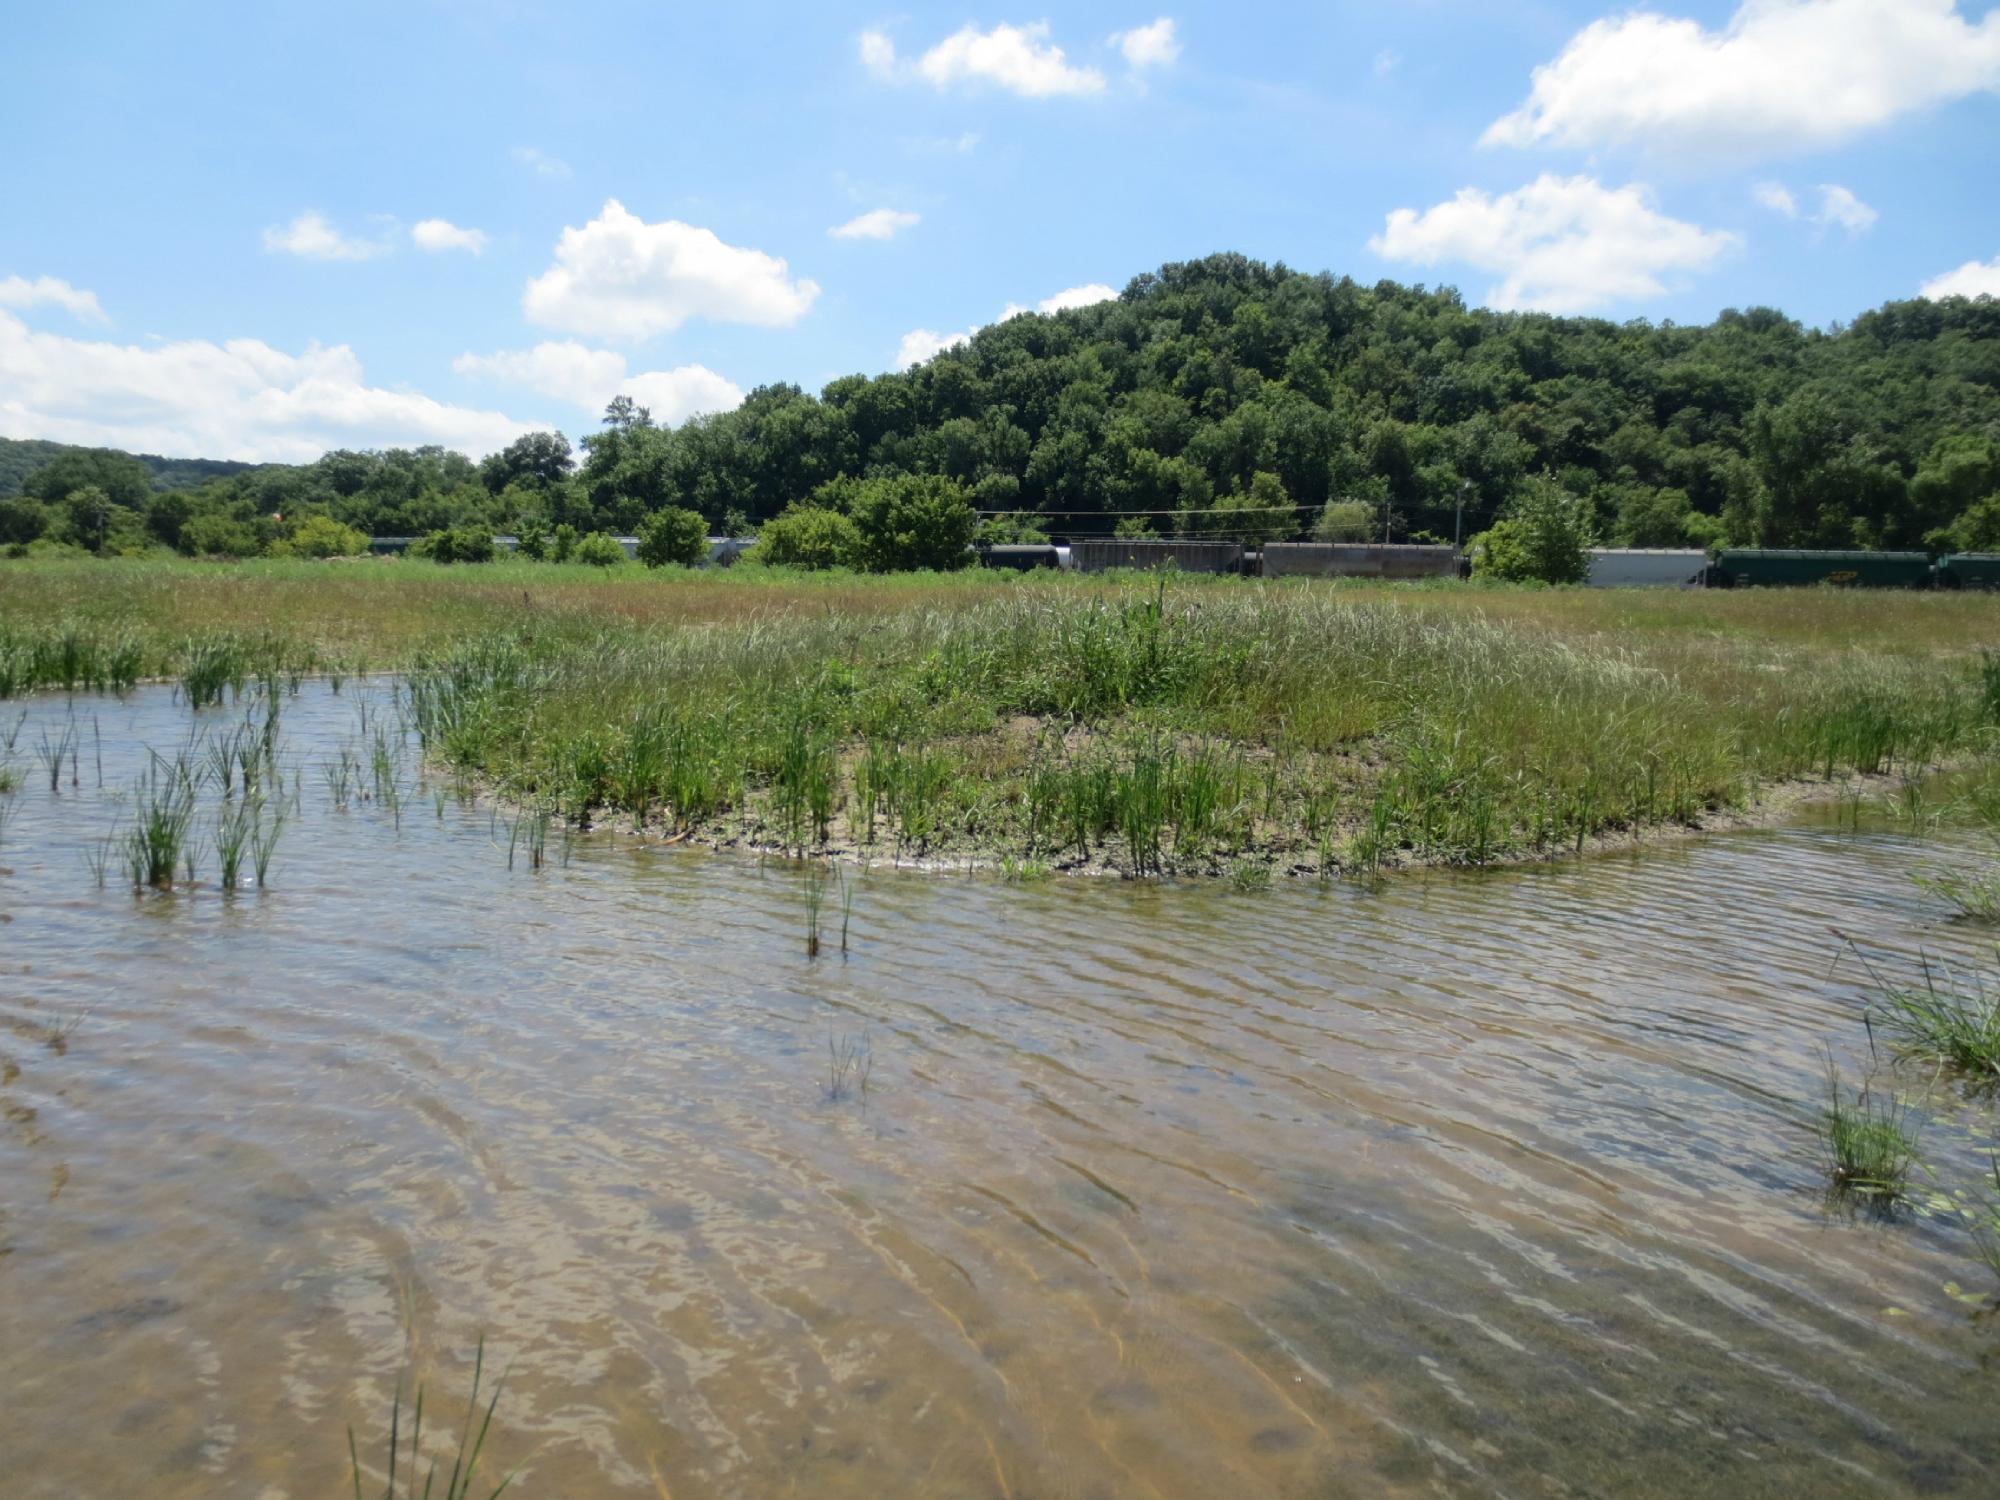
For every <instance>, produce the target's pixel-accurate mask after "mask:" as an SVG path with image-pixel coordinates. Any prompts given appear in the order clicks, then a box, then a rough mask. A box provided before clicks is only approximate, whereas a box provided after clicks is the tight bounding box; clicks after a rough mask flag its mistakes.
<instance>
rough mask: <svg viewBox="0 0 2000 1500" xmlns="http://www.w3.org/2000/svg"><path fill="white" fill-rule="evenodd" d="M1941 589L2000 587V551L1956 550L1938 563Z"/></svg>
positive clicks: (1938, 579) (1938, 577)
mask: <svg viewBox="0 0 2000 1500" xmlns="http://www.w3.org/2000/svg"><path fill="white" fill-rule="evenodd" d="M1937 581H1938V587H1939V588H1941V589H2000V552H1954V553H1952V554H1951V556H1949V557H1944V558H1940V559H1939V560H1938V565H1937Z"/></svg>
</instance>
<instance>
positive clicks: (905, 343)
mask: <svg viewBox="0 0 2000 1500" xmlns="http://www.w3.org/2000/svg"><path fill="white" fill-rule="evenodd" d="M1117 295H1118V290H1117V288H1116V287H1109V286H1106V285H1105V284H1104V283H1103V282H1101V281H1091V282H1086V283H1085V284H1084V285H1082V286H1073V287H1067V288H1065V289H1064V290H1062V291H1060V292H1057V293H1056V294H1055V295H1054V296H1050V297H1044V298H1042V300H1041V301H1039V302H1037V303H1036V304H1035V305H1034V306H1033V307H1032V308H1030V307H1024V306H1022V304H1020V303H1019V302H1009V303H1008V304H1007V305H1006V306H1005V307H1003V308H1002V309H1001V310H1000V316H999V317H997V318H995V319H994V320H993V321H994V322H996V323H1004V322H1006V321H1007V320H1008V319H1009V318H1016V317H1019V316H1020V315H1021V314H1022V313H1024V312H1041V313H1059V312H1063V311H1066V310H1067V309H1069V308H1073V307H1089V306H1090V305H1091V304H1092V303H1096V302H1109V301H1112V300H1113V299H1114V298H1116V297H1117ZM986 326H987V325H986V324H984V323H975V324H973V326H972V327H970V328H968V329H966V330H965V331H964V332H962V333H939V332H937V331H936V330H934V329H930V328H912V329H911V330H910V331H909V332H908V333H906V334H904V335H903V338H902V342H901V343H899V344H898V345H897V346H896V368H897V369H899V370H907V369H909V368H910V366H911V365H920V364H922V363H923V362H924V361H925V360H927V359H930V358H931V357H932V356H934V355H938V354H942V353H944V351H945V350H947V349H954V348H956V347H958V345H960V344H964V343H969V342H970V341H971V339H972V336H973V335H974V334H976V333H977V332H979V330H980V329H982V328H984V327H986Z"/></svg>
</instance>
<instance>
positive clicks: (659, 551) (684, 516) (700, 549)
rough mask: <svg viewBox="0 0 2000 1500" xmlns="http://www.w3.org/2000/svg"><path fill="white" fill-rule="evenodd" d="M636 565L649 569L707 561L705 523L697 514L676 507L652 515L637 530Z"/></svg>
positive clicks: (706, 527) (669, 507)
mask: <svg viewBox="0 0 2000 1500" xmlns="http://www.w3.org/2000/svg"><path fill="white" fill-rule="evenodd" d="M639 561H640V562H642V563H644V564H645V565H646V566H647V567H649V568H659V567H664V566H666V565H667V564H669V563H674V564H678V565H679V566H680V567H683V568H692V567H693V566H694V565H695V564H696V563H702V562H706V561H708V523H707V522H706V521H704V520H703V519H702V518H701V513H700V512H699V511H693V510H682V509H681V508H680V507H679V506H673V505H670V506H668V507H667V508H666V509H665V510H660V511H655V512H654V513H653V514H652V515H650V516H648V517H647V518H646V519H645V521H644V522H643V523H642V524H641V525H640V527H639Z"/></svg>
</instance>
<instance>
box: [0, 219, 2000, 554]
mask: <svg viewBox="0 0 2000 1500" xmlns="http://www.w3.org/2000/svg"><path fill="white" fill-rule="evenodd" d="M21 489H22V493H21V494H20V495H19V496H18V497H15V498H13V499H10V500H0V543H13V544H15V545H16V546H17V547H18V546H19V545H21V544H23V543H34V542H38V541H40V542H42V543H43V544H44V545H49V544H58V543H60V544H67V545H73V546H74V545H80V546H85V547H89V548H92V549H93V550H98V549H111V550H129V549H132V548H137V547H144V546H171V547H175V548H178V549H179V550H181V551H186V552H196V553H212V554H220V555H236V556H241V555H248V554H250V553H254V552H260V551H266V550H270V549H271V548H273V547H277V548H279V549H283V548H286V547H288V546H289V547H296V546H297V545H298V544H297V542H296V537H297V533H298V531H299V530H300V528H301V527H303V526H304V525H306V523H308V522H311V521H314V520H315V518H324V521H325V523H327V524H330V525H338V526H341V527H345V528H349V529H350V530H351V531H353V532H358V533H361V534H372V535H385V534H388V535H404V536H428V535H430V534H432V533H438V532H450V531H466V530H470V531H484V532H486V533H487V534H489V535H490V534H491V533H493V532H496V531H497V532H516V533H536V532H545V533H548V534H550V535H553V534H554V533H556V532H557V531H558V530H559V529H564V528H566V529H567V530H568V532H569V533H570V534H573V535H575V536H577V537H579V538H581V537H587V536H589V535H591V534H593V533H624V534H637V533H639V532H641V531H642V530H643V529H644V527H645V523H646V522H647V521H648V520H649V518H652V517H656V516H658V515H660V514H661V513H663V512H666V511H669V510H673V511H680V512H685V513H688V514H691V515H693V516H698V517H699V518H700V519H701V522H702V524H703V526H704V527H705V528H706V529H707V530H708V531H711V532H718V533H726V534H736V535H741V534H745V533H747V532H749V531H752V530H755V531H758V532H759V533H760V534H762V535H763V536H764V537H765V538H766V539H767V544H766V545H765V547H764V548H763V550H764V551H765V552H766V554H767V555H773V556H777V555H779V554H783V555H784V556H785V557H786V559H787V560H793V561H798V562H800V563H802V564H803V565H814V564H815V563H819V562H832V563H840V564H846V565H854V566H864V567H889V566H903V565H908V564H909V563H910V562H911V561H912V560H917V561H924V560H929V559H931V558H934V557H939V556H945V555H946V554H947V553H948V552H949V551H950V547H949V545H947V546H944V547H940V546H937V545H931V544H932V543H934V542H936V541H937V540H938V539H940V538H942V539H943V540H944V542H945V543H947V544H949V543H951V542H952V540H953V539H954V538H957V537H958V536H959V535H960V534H961V533H963V534H964V535H965V536H966V537H972V536H984V537H986V538H989V539H1005V538H1012V537H1031V536H1036V535H1058V536H1073V537H1080V536H1093V535H1110V534H1122V535H1133V534H1146V533H1157V534H1162V535H1183V536H1187V535H1196V536H1199V535H1213V536H1232V537H1240V538H1242V539H1243V540H1245V541H1248V542H1253V543H1254V542H1261V541H1267V540H1274V539H1283V538H1289V537H1318V538H1321V539H1328V540H1350V539H1362V538H1387V539H1389V540H1395V541H1409V540H1418V541H1426V540H1442V541H1451V540H1453V539H1454V538H1455V537H1456V536H1460V535H1462V536H1464V537H1467V538H1470V537H1472V536H1473V535H1475V534H1479V533H1483V532H1485V531H1487V530H1488V529H1489V528H1490V527H1492V526H1493V525H1494V523H1496V522H1499V521H1505V520H1509V519H1517V518H1524V517H1525V518H1532V517H1534V516H1546V515H1549V514H1553V513H1554V512H1555V511H1556V510H1560V511H1561V512H1562V513H1563V514H1564V516H1565V517H1567V518H1568V521H1567V524H1573V525H1574V526H1576V527H1578V528H1580V529H1581V530H1582V532H1584V533H1585V534H1587V535H1588V536H1589V537H1591V538H1592V539H1594V540H1596V541H1599V542H1602V543H1605V544H1608V545H1620V546H1651V547H1670V546H1708V545H1713V544H1717V543H1732V544H1752V545H1762V546H1774V547H1794V546H1797V547H1868V548H1930V549H1933V550H1940V551H1942V550H2000V303H1995V302H1994V301H1993V300H1991V299H1987V298H1981V299H1979V300H1977V301H1967V300H1965V299H1962V298H1955V299H1946V300H1942V301H1936V302H1932V301H1921V300H1920V301H1908V302H1892V303H1889V304H1886V305H1885V306H1883V307H1881V308H1879V309H1877V310H1876V311H1874V312H1870V313H1866V314H1863V315H1862V316H1861V317H1859V318H1857V319H1855V320H1854V321H1853V322H1852V323H1851V324H1848V325H1846V326H1844V327H1834V328H1829V329H1809V328H1806V327H1804V326H1802V325H1801V324H1799V323H1798V322H1796V321H1795V320H1793V319H1790V318H1787V317H1785V316H1784V315H1783V314H1782V313H1779V312H1776V311H1772V310H1769V309H1752V310H1749V311H1744V312H1738V311H1730V312H1725V313H1723V314H1722V315H1721V316H1720V317H1718V318H1717V319H1716V320H1715V321H1714V322H1712V323H1709V324H1706V325H1702V326H1682V325H1677V324H1673V323H1659V324H1655V323H1649V322H1644V321H1635V322H1628V323H1614V322H1609V321H1606V320H1602V319H1591V318H1558V317H1552V316H1548V315H1544V314H1536V313H1500V312H1492V311H1488V310H1484V309H1478V308H1468V307H1467V306H1466V305H1465V304H1464V302H1463V300H1462V299H1461V298H1460V297H1459V295H1458V294H1457V293H1456V292H1455V291H1452V290H1450V289H1426V288H1423V287H1408V286H1402V285H1399V284H1397V283H1394V282H1387V281H1384V282H1379V283H1377V284H1375V285H1373V286H1364V285H1362V284H1360V283H1357V282H1355V281H1353V280H1351V279H1347V278H1336V277H1333V276H1330V275H1311V274H1305V273H1300V272H1295V271H1292V270H1290V269H1288V268H1286V267H1285V266H1283V265H1266V264H1263V263H1260V262H1257V261H1253V260H1250V259H1247V258H1245V257H1242V256H1238V255H1217V256H1212V257H1209V258H1208V259H1206V260H1201V261H1192V262H1185V263H1180V264H1173V265H1168V266H1164V267H1162V268H1161V269H1160V270H1159V271H1157V272H1151V273H1148V274H1146V275H1142V276H1139V277H1137V278H1135V279H1134V280H1133V281H1132V282H1131V283H1130V284H1129V285H1128V286H1127V287H1126V289H1125V291H1124V292H1123V294H1122V295H1121V296H1119V297H1118V298H1117V299H1115V300H1113V301H1108V302H1104V303H1100V304H1097V305H1095V306H1092V307H1086V308H1078V309H1073V310H1069V311H1065V312H1061V313H1056V314H1047V315H1045V314H1037V313H1024V314H1021V315H1020V316H1017V317H1015V318H1012V319H1009V320H1008V321H1007V322H1004V323H1000V324H996V325H993V326H991V327H988V328H985V329H983V330H981V331H980V332H979V333H978V334H976V335H975V336H974V337H973V338H972V339H971V340H969V341H968V342H967V343H966V344H964V345H962V346H960V347H958V348H954V349H951V350H947V351H946V352H944V353H942V354H940V355H938V356H936V357H935V358H933V359H931V360H930V361H928V362H926V363H924V364H922V365H919V366H917V367H915V368H913V369H911V370H908V371H905V372H901V373H897V374H888V375H881V376H874V377H869V376H862V375H853V376H846V377H843V378H841V379H838V380H835V381H833V382H832V383H831V384H829V385H828V386H827V387H826V388H825V389H824V390H823V391H821V392H820V393H819V394H818V395H816V396H815V395H812V394H809V393H807V392H805V391H803V390H801V389H799V388H798V387H796V386H791V385H770V386H764V387H760V388H759V389H757V390H754V391H752V392H751V393H750V395H749V396H748V397H747V398H746V399H745V401H744V403H743V404H742V406H740V407H739V408H738V409H736V410H734V411H731V412H727V413H723V414H719V415H715V416H707V417H698V418H695V419H693V420H691V421H689V422H686V423H683V424H682V425H681V426H679V427H668V426H666V425H663V424H660V423H657V422H655V421H654V420H653V418H652V416H651V414H650V413H649V412H647V411H646V409H645V408H643V407H641V406H638V405H636V404H635V403H633V402H632V401H630V400H629V399H626V398H622V397H621V398H619V399H618V400H616V401H614V402H613V403H612V404H611V406H610V408H609V409H608V410H607V412H606V413H605V417H604V421H603V423H602V425H601V426H600V427H599V428H598V429H597V430H596V431H593V432H591V433H590V434H588V435H587V436H584V437H582V438H581V440H580V443H579V445H578V446H577V447H576V448H572V446H571V444H570V441H569V439H568V438H566V437H565V436H564V435H562V434H561V433H556V432H540V433H533V434H530V435H528V436H526V437H523V438H521V439H520V440H518V441H516V442H515V443H512V444H510V445H509V446H508V447H507V448H506V449H504V450H502V451H501V452H499V453H496V454H494V455H492V456H491V457H489V458H487V459H486V460H484V461H483V462H480V463H474V462H473V461H471V460H469V459H467V458H465V457H463V456H461V455H458V454H455V453H451V452H447V451H445V450H442V449H438V448H419V449H408V450H405V449H395V450H389V451H386V452H351V451H341V452H334V453H329V454H327V455H326V456H325V457H323V458H321V459H319V460H318V461H317V462H315V463H311V464H306V465H300V466H291V467H286V466H265V467H260V468H255V469H250V470H246V471H243V472H239V473H234V474H228V475H224V476H222V477H218V478H215V479H213V480H211V481H209V482H207V483H202V484H199V485H196V486H193V487H191V488H185V489H179V490H174V491H161V490H159V489H158V488H157V487H156V485H155V483H154V476H153V474H152V472H151V471H150V470H148V469H147V468H146V467H145V465H143V464H141V463H139V462H138V461H137V460H132V459H130V458H128V457H126V456H124V455H116V454H110V453H106V452H103V451H101V450H96V451H86V450H70V451H68V452H65V453H63V454H62V455H60V456H58V457H56V458H55V459H53V460H52V461H50V462H48V463H46V464H44V465H42V466H41V467H39V468H36V469H34V470H33V471H32V472H29V473H28V474H27V475H26V477H25V479H24V480H23V481H22V485H21ZM1519 529H1520V528H1518V527H1517V528H1515V530H1516V531H1518V530H1519ZM1507 534H1508V533H1506V532H1503V533H1502V535H1503V536H1505V535H1507ZM896 538H902V540H901V541H900V542H899V541H897V540H896ZM308 540H309V541H310V540H311V539H310V538H309V539H308ZM315 545H317V544H315ZM956 545H957V547H958V550H959V552H962V550H963V542H962V541H961V542H957V543H956Z"/></svg>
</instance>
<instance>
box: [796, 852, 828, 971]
mask: <svg viewBox="0 0 2000 1500" xmlns="http://www.w3.org/2000/svg"><path fill="white" fill-rule="evenodd" d="M826 885H827V872H826V869H825V867H823V866H821V865H807V866H806V868H805V878H804V880H803V882H802V884H801V886H800V891H801V894H802V895H803V897H804V900H805V921H806V957H807V958H818V957H819V947H820V943H819V916H820V908H821V907H822V906H823V905H825V903H826Z"/></svg>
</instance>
